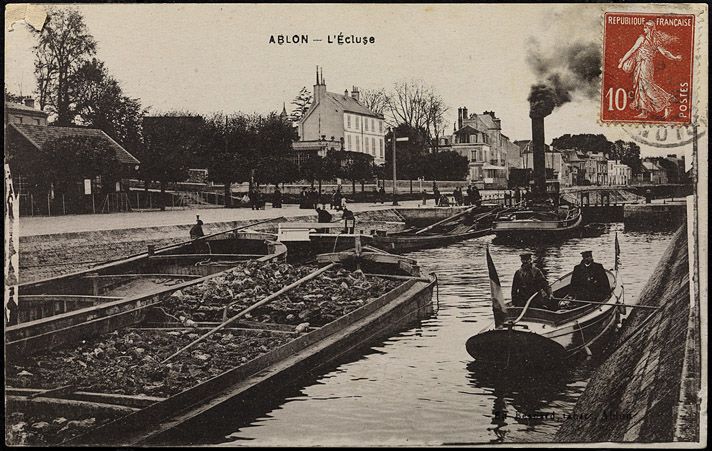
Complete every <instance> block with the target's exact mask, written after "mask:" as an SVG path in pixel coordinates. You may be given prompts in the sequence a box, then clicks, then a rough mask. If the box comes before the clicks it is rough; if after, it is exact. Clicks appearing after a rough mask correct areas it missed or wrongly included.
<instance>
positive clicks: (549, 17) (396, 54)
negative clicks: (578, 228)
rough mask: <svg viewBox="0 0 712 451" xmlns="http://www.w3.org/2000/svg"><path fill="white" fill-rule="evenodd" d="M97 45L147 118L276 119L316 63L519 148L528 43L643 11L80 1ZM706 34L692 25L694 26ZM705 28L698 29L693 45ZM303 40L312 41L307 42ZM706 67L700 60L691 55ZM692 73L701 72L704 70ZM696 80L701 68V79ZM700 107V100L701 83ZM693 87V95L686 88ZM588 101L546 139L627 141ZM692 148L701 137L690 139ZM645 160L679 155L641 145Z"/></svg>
mask: <svg viewBox="0 0 712 451" xmlns="http://www.w3.org/2000/svg"><path fill="white" fill-rule="evenodd" d="M75 8H76V9H78V10H79V11H80V12H81V13H82V15H83V16H84V18H85V22H86V25H87V28H88V29H89V32H90V33H91V34H92V35H93V36H94V38H95V39H96V41H97V42H98V52H97V57H98V58H100V59H102V60H103V61H105V62H106V65H107V67H108V69H109V71H110V73H111V74H112V75H113V76H114V77H115V78H117V79H118V80H119V81H120V82H121V86H122V88H123V89H124V92H125V93H126V94H127V95H130V96H132V97H137V98H140V99H141V102H142V104H143V105H144V106H149V107H151V111H152V112H154V113H160V112H165V111H174V110H180V111H190V112H195V113H201V114H202V113H205V114H208V113H212V112H217V111H224V112H235V111H242V112H259V113H266V112H269V111H281V109H282V105H283V103H286V105H287V110H288V111H289V110H290V109H291V105H290V102H291V101H292V99H293V98H294V97H295V96H296V95H297V94H298V92H299V90H300V89H301V88H302V87H303V86H306V87H307V88H309V89H312V85H313V84H314V80H315V75H314V72H315V67H316V66H317V65H319V66H321V67H323V74H324V79H325V81H326V85H327V90H329V91H332V92H337V93H341V92H344V90H345V89H348V90H349V91H350V90H351V88H352V86H358V87H359V88H360V89H361V90H364V89H378V88H385V89H389V88H391V87H392V86H393V84H394V83H395V82H398V81H404V80H418V81H422V82H423V83H424V84H426V85H430V86H432V87H433V88H434V89H435V90H436V91H437V92H438V93H439V94H440V95H441V96H442V98H443V100H444V101H445V104H446V105H447V106H448V107H449V111H448V114H447V119H448V122H449V124H450V125H449V129H448V130H451V129H452V124H453V123H454V122H456V120H457V109H458V107H461V106H466V107H467V108H468V110H469V112H471V113H472V112H477V113H482V112H483V111H485V110H489V111H494V112H495V113H496V114H497V116H498V117H499V118H501V120H502V129H503V133H504V134H505V135H507V136H508V137H510V138H511V139H512V140H517V139H529V138H530V134H531V125H530V120H529V117H528V112H529V105H528V102H527V95H528V92H529V87H530V86H531V84H532V83H534V82H536V81H537V77H536V75H535V73H534V72H533V71H532V70H531V68H530V67H529V65H528V64H527V56H528V55H529V53H530V49H531V44H532V42H534V41H536V42H538V44H539V46H540V48H542V49H543V51H544V52H548V51H554V50H555V49H556V48H557V46H560V45H561V43H567V42H575V41H582V42H594V43H599V42H600V41H601V35H602V26H601V21H602V13H603V11H604V10H607V11H613V10H616V11H619V10H626V9H627V10H635V11H643V10H645V9H646V8H650V6H643V5H620V4H619V5H605V4H578V5H549V4H547V5H536V4H524V5H514V4H507V5H492V4H484V5H465V4H450V5H442V4H385V5H384V4H341V5H338V4H300V5H295V4H289V5H287V4H259V5H255V4H232V5H220V4H211V5H203V4H200V5H197V4H152V5H146V4H137V5H131V4H98V5H91V4H82V5H77V6H75ZM703 26H705V27H706V23H705V24H703ZM7 30H8V28H7V26H6V31H5V83H6V85H7V86H8V88H9V89H10V90H11V91H13V92H19V91H20V90H21V91H22V93H23V94H30V93H31V91H32V90H33V89H34V76H33V58H34V56H33V54H32V46H33V45H34V43H35V39H36V38H35V36H34V35H33V34H32V33H31V32H30V31H29V29H28V28H27V27H26V26H24V25H19V26H17V25H16V26H15V27H14V30H13V31H7ZM339 33H343V34H344V35H345V36H350V35H355V36H368V37H371V36H373V37H374V38H375V43H373V44H368V45H363V44H351V45H348V44H344V45H338V44H329V43H327V39H328V37H329V36H334V35H338V34H339ZM294 34H298V35H303V34H306V35H309V40H310V41H309V43H308V44H285V45H281V46H280V45H276V44H270V43H269V40H270V37H271V36H273V35H274V36H275V37H277V36H278V35H290V36H291V35H294ZM706 34H707V33H704V35H705V36H706ZM314 39H322V41H321V42H316V41H314ZM704 58H705V62H706V58H707V51H706V46H705V50H704ZM702 67H705V68H706V64H705V65H703V66H702ZM706 77H707V74H706V69H705V74H704V78H705V80H706ZM699 89H700V90H702V89H704V92H703V94H704V99H703V100H704V101H703V102H702V103H703V105H704V108H705V110H706V107H707V97H706V96H707V92H706V83H705V87H704V88H701V87H700V88H699ZM700 92H702V91H700ZM598 109H599V100H598V99H595V100H591V99H586V98H583V97H582V96H578V97H574V100H573V101H572V102H571V103H568V104H566V105H564V106H562V107H560V108H559V109H557V110H555V111H554V113H553V114H552V115H551V116H549V117H548V118H547V120H546V140H547V142H550V141H551V139H553V138H554V137H557V136H560V135H562V134H564V133H572V134H573V133H604V134H605V135H606V136H607V137H608V138H609V139H610V140H615V139H625V140H630V133H636V130H637V129H631V128H630V127H629V128H628V132H626V131H625V130H623V128H622V127H620V126H605V125H600V124H599V123H598V120H597V118H598ZM699 144H700V146H701V147H703V148H706V146H707V140H706V135H705V137H704V138H702V139H701V140H700V143H699ZM641 148H642V150H643V153H644V154H645V155H655V156H658V155H666V154H668V153H677V154H687V155H688V163H689V155H690V153H691V145H686V146H683V147H677V148H673V149H658V148H653V147H650V146H647V145H642V146H641Z"/></svg>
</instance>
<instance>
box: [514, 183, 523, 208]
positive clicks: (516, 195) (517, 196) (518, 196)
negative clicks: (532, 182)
mask: <svg viewBox="0 0 712 451" xmlns="http://www.w3.org/2000/svg"><path fill="white" fill-rule="evenodd" d="M521 200H522V193H521V192H520V191H519V186H515V187H514V203H515V204H518V203H519V202H521Z"/></svg>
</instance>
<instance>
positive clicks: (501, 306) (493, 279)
mask: <svg viewBox="0 0 712 451" xmlns="http://www.w3.org/2000/svg"><path fill="white" fill-rule="evenodd" d="M486 253H487V272H488V273H489V280H490V290H491V292H492V311H493V313H494V325H495V327H497V326H499V325H500V324H502V323H503V322H504V320H505V318H506V317H507V306H506V304H505V303H504V296H503V295H502V285H500V283H499V276H498V275H497V269H496V268H495V267H494V262H493V261H492V256H491V255H490V252H489V246H487V252H486Z"/></svg>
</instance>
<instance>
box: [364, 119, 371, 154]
mask: <svg viewBox="0 0 712 451" xmlns="http://www.w3.org/2000/svg"><path fill="white" fill-rule="evenodd" d="M366 123H367V124H368V122H366ZM369 150H370V149H369V148H368V138H366V139H365V140H364V142H363V151H364V152H366V153H370V152H369Z"/></svg>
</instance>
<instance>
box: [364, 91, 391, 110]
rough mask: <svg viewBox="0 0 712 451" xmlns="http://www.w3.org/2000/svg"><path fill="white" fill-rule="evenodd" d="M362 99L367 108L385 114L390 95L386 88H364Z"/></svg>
mask: <svg viewBox="0 0 712 451" xmlns="http://www.w3.org/2000/svg"><path fill="white" fill-rule="evenodd" d="M360 99H361V103H362V104H363V105H364V106H365V107H366V108H368V109H369V110H371V111H373V112H374V113H376V114H383V113H384V112H385V110H386V107H387V106H388V95H387V94H386V91H385V89H364V90H363V92H361V97H360Z"/></svg>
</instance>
